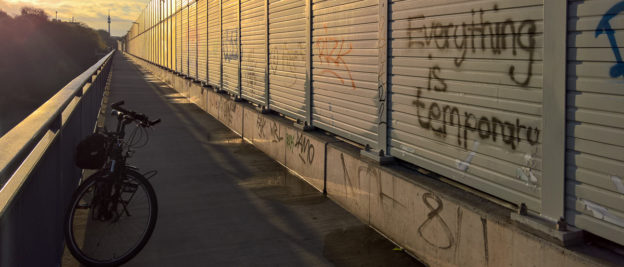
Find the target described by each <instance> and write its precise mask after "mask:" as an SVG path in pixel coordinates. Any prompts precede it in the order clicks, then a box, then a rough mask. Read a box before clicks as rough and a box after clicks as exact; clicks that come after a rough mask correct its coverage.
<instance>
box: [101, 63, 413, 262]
mask: <svg viewBox="0 0 624 267" xmlns="http://www.w3.org/2000/svg"><path fill="white" fill-rule="evenodd" d="M111 90H112V91H111V95H110V96H109V103H112V102H113V101H118V100H125V102H126V106H127V107H128V108H130V109H133V110H136V111H139V112H143V113H145V114H147V115H149V116H150V118H162V121H163V122H162V123H161V124H160V125H158V126H157V127H155V129H154V130H153V131H151V134H150V140H149V144H148V145H147V146H146V147H144V148H141V149H138V151H137V153H136V154H135V156H134V157H133V158H132V163H133V164H135V165H136V166H138V167H139V168H141V170H142V171H148V170H151V169H156V170H158V175H157V176H155V177H154V178H152V179H151V182H152V184H153V185H154V188H155V190H156V193H157V195H158V202H159V218H158V222H157V226H156V229H155V231H154V234H153V236H152V238H151V239H150V241H149V243H148V244H147V246H146V247H145V248H144V249H143V251H142V252H141V253H140V254H139V255H138V256H137V257H136V258H135V259H133V260H132V261H131V262H130V263H129V264H128V266H175V265H178V266H206V265H236V266H241V265H242V266H248V265H271V266H274V265H281V266H302V265H303V266H322V265H331V264H336V265H349V266H351V265H357V266H380V265H384V266H405V265H410V264H415V263H416V262H415V260H413V259H412V258H411V257H409V256H407V255H406V254H404V253H397V252H396V251H393V250H392V249H393V248H394V245H393V244H391V243H390V242H388V241H387V240H386V239H384V238H383V237H381V236H380V235H378V234H377V233H376V232H374V231H372V230H370V229H369V228H368V227H367V226H365V225H363V224H362V223H361V222H360V221H358V220H357V219H356V218H355V217H353V216H352V215H350V214H349V213H348V212H346V211H345V210H343V209H342V208H340V207H339V206H337V205H336V204H334V203H333V202H332V201H330V200H328V199H326V198H325V197H324V196H323V195H322V194H321V193H319V192H318V191H316V190H314V189H313V188H312V187H311V186H309V185H308V184H306V183H305V182H303V181H302V180H300V179H299V178H297V177H295V176H293V175H292V174H290V173H289V172H288V171H287V170H286V169H285V168H283V167H282V166H281V165H279V164H278V163H276V162H275V161H273V160H272V159H270V158H269V157H268V156H266V155H265V154H263V153H262V152H261V151H259V150H257V149H256V148H255V147H253V146H252V145H250V144H248V143H246V142H244V141H242V140H241V138H240V137H239V136H237V135H236V134H235V133H233V132H231V131H230V130H229V129H228V128H226V127H225V126H224V125H222V124H221V123H220V122H218V121H217V120H215V119H214V118H212V117H211V116H210V115H208V114H207V113H205V112H204V111H202V110H201V109H199V108H198V107H196V106H195V105H194V104H192V103H189V102H188V101H187V100H186V99H185V98H184V97H182V96H181V95H179V94H177V92H176V91H174V90H173V89H171V88H170V87H168V86H167V85H166V84H164V83H163V82H162V81H160V80H158V79H157V78H155V77H154V76H152V75H150V74H149V73H148V72H146V71H144V70H141V69H139V67H138V66H136V65H134V64H133V63H132V61H131V60H130V59H129V58H126V57H124V56H123V55H120V54H117V55H116V56H115V59H114V65H113V78H112V89H111ZM113 123H114V121H113V120H110V119H109V120H108V122H107V124H108V127H109V129H110V128H112V124H113Z"/></svg>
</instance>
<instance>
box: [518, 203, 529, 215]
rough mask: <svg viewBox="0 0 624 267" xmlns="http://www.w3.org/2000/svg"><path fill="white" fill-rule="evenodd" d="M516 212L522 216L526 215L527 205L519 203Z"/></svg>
mask: <svg viewBox="0 0 624 267" xmlns="http://www.w3.org/2000/svg"><path fill="white" fill-rule="evenodd" d="M518 214H520V215H522V216H526V215H527V206H526V204H524V203H522V204H520V207H518Z"/></svg>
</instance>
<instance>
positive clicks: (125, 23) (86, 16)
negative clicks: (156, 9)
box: [0, 0, 149, 36]
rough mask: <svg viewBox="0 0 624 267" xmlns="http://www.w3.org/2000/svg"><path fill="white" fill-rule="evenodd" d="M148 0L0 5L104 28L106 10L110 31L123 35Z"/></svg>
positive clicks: (23, 0)
mask: <svg viewBox="0 0 624 267" xmlns="http://www.w3.org/2000/svg"><path fill="white" fill-rule="evenodd" d="M148 2H149V0H0V9H1V10H4V11H5V12H7V13H8V14H10V15H17V14H19V13H20V9H21V8H22V7H24V6H29V7H36V8H40V9H43V10H45V12H46V13H48V15H49V16H50V18H54V17H55V11H58V18H59V19H61V20H63V21H70V20H71V19H72V17H74V19H75V20H76V21H78V22H82V23H84V24H86V25H88V26H89V27H91V28H94V29H103V30H107V29H108V25H107V22H106V18H107V16H108V10H110V16H111V35H112V36H123V35H125V34H126V33H127V32H128V29H130V26H131V25H132V22H133V21H135V20H136V19H137V17H138V16H139V14H140V13H141V11H142V10H143V9H144V8H145V7H146V6H147V3H148Z"/></svg>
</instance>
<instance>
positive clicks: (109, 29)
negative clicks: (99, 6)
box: [108, 10, 111, 36]
mask: <svg viewBox="0 0 624 267" xmlns="http://www.w3.org/2000/svg"><path fill="white" fill-rule="evenodd" d="M108 36H111V35H110V10H109V11H108Z"/></svg>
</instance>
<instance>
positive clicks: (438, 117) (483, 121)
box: [413, 88, 540, 149]
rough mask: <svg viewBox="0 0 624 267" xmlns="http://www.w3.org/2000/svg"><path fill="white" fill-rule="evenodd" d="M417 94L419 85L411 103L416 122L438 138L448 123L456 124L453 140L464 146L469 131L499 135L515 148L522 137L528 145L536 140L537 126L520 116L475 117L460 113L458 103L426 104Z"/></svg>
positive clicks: (490, 136) (445, 132)
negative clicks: (526, 122)
mask: <svg viewBox="0 0 624 267" xmlns="http://www.w3.org/2000/svg"><path fill="white" fill-rule="evenodd" d="M421 98H422V88H418V89H417V94H416V100H414V102H413V104H414V105H416V115H417V116H418V123H419V124H420V126H421V127H422V128H424V129H429V130H431V131H433V132H434V134H435V135H437V136H439V137H442V138H445V137H446V136H447V135H448V131H449V130H448V126H455V127H456V128H457V144H458V145H460V146H464V148H465V149H467V148H468V134H469V133H477V134H478V136H479V138H481V139H492V141H494V142H496V140H497V139H498V137H499V136H500V137H501V139H502V141H503V142H504V143H505V144H507V145H509V146H510V147H511V149H516V147H517V146H518V144H519V143H520V142H521V141H522V140H525V141H526V142H528V143H529V144H531V145H536V144H538V140H539V134H540V130H539V129H538V127H537V126H535V127H532V126H526V125H524V124H522V123H521V122H520V119H516V121H515V122H513V121H511V122H510V121H507V120H501V119H499V118H498V117H496V116H481V117H478V116H477V115H475V114H473V113H470V112H463V114H461V112H460V110H459V108H458V107H456V106H452V105H446V104H438V103H437V102H431V103H430V104H429V106H428V107H427V103H425V102H424V101H422V100H421ZM460 114H461V115H460ZM462 115H463V116H462ZM462 117H463V118H462ZM436 124H437V126H436ZM521 137H524V138H521Z"/></svg>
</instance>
